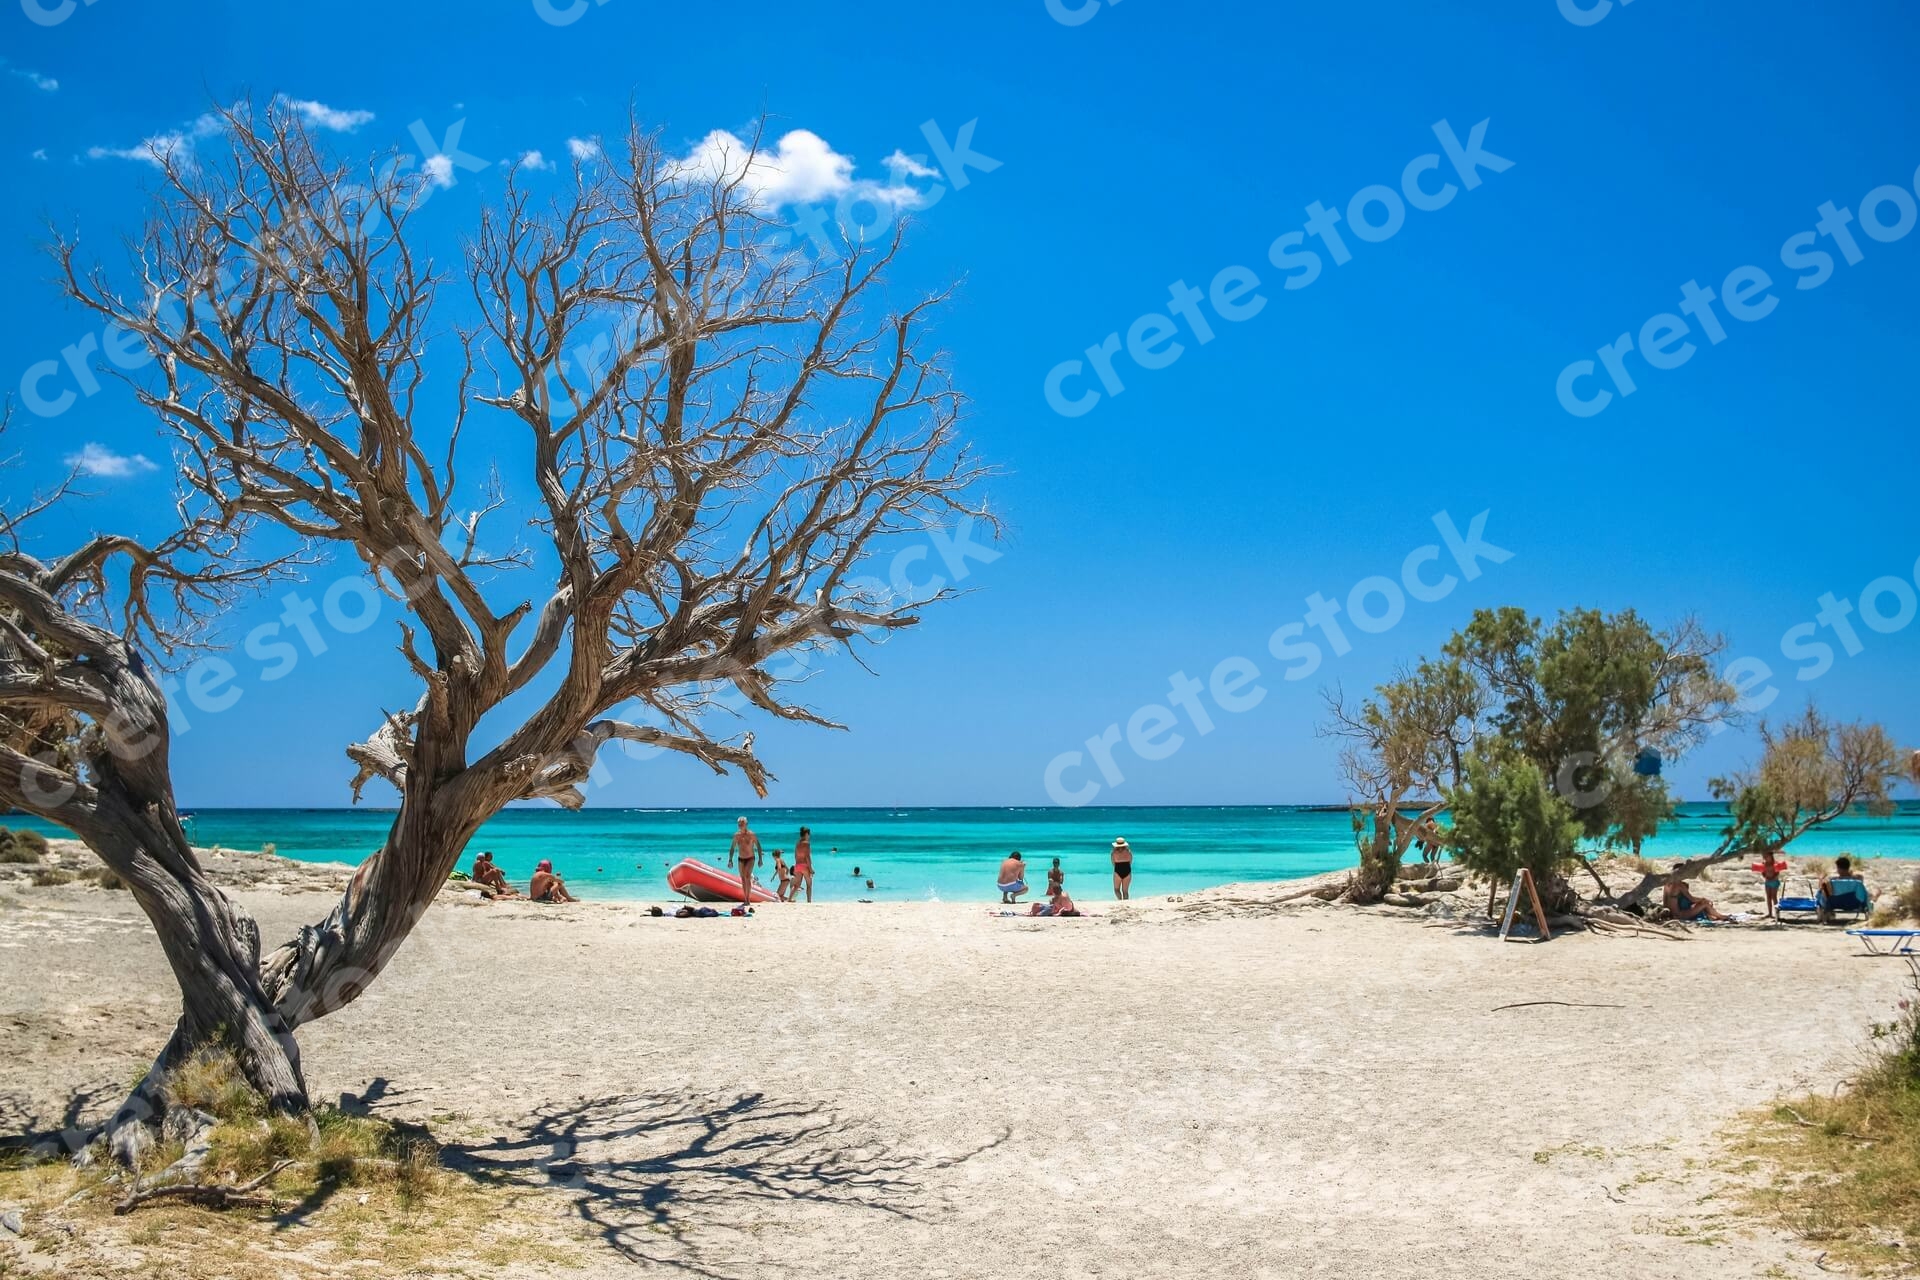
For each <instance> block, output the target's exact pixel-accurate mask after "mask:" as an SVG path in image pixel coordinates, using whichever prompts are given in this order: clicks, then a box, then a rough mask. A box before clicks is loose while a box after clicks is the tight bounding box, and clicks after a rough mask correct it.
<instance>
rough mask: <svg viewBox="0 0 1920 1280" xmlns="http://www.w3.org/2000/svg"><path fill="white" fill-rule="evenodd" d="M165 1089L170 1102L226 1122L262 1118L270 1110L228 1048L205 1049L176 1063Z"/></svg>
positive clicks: (168, 1102)
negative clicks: (241, 1071)
mask: <svg viewBox="0 0 1920 1280" xmlns="http://www.w3.org/2000/svg"><path fill="white" fill-rule="evenodd" d="M164 1092H165V1095H166V1099H167V1105H169V1106H174V1107H190V1108H192V1109H193V1110H195V1111H204V1112H206V1113H207V1114H208V1115H210V1116H212V1117H213V1118H214V1119H216V1120H219V1121H222V1122H226V1123H232V1122H237V1121H253V1120H259V1119H261V1118H262V1117H263V1116H265V1115H266V1113H267V1107H266V1103H265V1102H264V1101H263V1100H262V1099H261V1097H260V1095H259V1094H258V1093H256V1092H255V1091H254V1088H253V1086H252V1085H250V1084H248V1083H247V1078H246V1077H245V1076H244V1075H242V1074H241V1073H240V1064H239V1063H238V1062H237V1061H235V1060H234V1056H233V1053H232V1051H231V1050H229V1049H225V1048H216V1047H209V1048H205V1049H202V1050H200V1051H199V1052H198V1053H196V1054H194V1055H193V1056H192V1057H191V1058H188V1059H187V1060H186V1061H185V1062H183V1063H181V1064H180V1065H179V1066H177V1067H175V1068H174V1069H173V1074H172V1075H170V1076H168V1077H167V1083H166V1087H165V1091H164Z"/></svg>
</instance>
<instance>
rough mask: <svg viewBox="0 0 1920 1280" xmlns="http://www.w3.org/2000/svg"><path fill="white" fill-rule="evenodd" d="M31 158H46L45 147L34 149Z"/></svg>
mask: <svg viewBox="0 0 1920 1280" xmlns="http://www.w3.org/2000/svg"><path fill="white" fill-rule="evenodd" d="M33 158H34V159H35V160H45V159H46V158H47V151H46V148H45V147H42V148H40V149H38V150H36V151H35V152H34V153H33Z"/></svg>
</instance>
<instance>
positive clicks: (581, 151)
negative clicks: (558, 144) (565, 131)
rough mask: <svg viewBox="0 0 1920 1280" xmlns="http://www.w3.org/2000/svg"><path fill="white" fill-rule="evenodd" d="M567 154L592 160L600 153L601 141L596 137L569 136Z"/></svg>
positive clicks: (578, 158)
mask: <svg viewBox="0 0 1920 1280" xmlns="http://www.w3.org/2000/svg"><path fill="white" fill-rule="evenodd" d="M567 154H568V155H570V156H572V157H573V158H574V159H575V160H592V159H594V158H595V157H596V156H598V155H599V154H600V143H599V141H598V140H597V139H594V138H568V139H567Z"/></svg>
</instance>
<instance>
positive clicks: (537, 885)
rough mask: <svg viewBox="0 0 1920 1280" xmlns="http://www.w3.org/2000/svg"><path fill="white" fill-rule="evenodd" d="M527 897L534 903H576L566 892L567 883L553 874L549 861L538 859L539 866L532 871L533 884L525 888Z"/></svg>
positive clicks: (551, 864)
mask: <svg viewBox="0 0 1920 1280" xmlns="http://www.w3.org/2000/svg"><path fill="white" fill-rule="evenodd" d="M527 896H528V897H529V898H532V899H533V900H534V901H535V902H556V903H558V902H578V901H579V899H578V898H575V897H574V896H573V895H572V894H570V893H568V892H567V882H566V881H564V880H562V879H561V878H560V877H559V876H557V875H555V874H553V862H552V860H551V859H548V858H542V859H540V865H539V866H538V867H536V868H535V869H534V872H533V883H532V884H530V885H528V886H527Z"/></svg>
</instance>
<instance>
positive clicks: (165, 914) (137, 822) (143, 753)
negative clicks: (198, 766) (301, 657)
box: [0, 562, 307, 1161]
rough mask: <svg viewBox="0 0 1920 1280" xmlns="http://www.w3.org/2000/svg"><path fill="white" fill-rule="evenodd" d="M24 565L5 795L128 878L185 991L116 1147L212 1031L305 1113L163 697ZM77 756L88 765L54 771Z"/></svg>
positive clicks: (9, 658) (286, 1037) (15, 621)
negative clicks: (199, 819) (82, 726)
mask: <svg viewBox="0 0 1920 1280" xmlns="http://www.w3.org/2000/svg"><path fill="white" fill-rule="evenodd" d="M23 569H24V566H23V565H22V564H20V563H18V562H16V563H14V564H11V565H8V566H7V568H6V570H5V571H0V605H4V606H5V607H6V609H7V612H8V613H9V614H10V615H11V616H10V617H9V618H8V619H7V626H6V628H5V630H6V631H7V633H8V634H9V638H10V639H11V640H12V642H13V643H12V644H11V645H9V646H8V649H9V651H8V652H7V653H6V654H5V657H4V660H3V661H0V671H4V673H5V688H6V691H7V695H8V696H7V703H6V705H7V706H8V709H9V711H13V712H14V714H12V715H8V716H7V717H6V721H5V723H6V726H7V727H8V728H11V729H13V730H14V732H13V733H10V734H8V735H7V737H8V738H9V739H11V740H10V741H9V742H7V743H6V745H4V746H0V760H3V765H0V801H4V802H6V803H7V804H8V805H10V806H12V807H15V808H19V809H22V810H24V811H26V812H28V813H33V814H36V815H38V816H40V817H43V818H46V819H48V820H49V821H52V822H57V823H60V824H62V825H64V826H66V827H68V828H69V829H71V830H72V831H73V832H74V833H75V834H76V835H78V836H79V837H80V838H81V839H82V840H83V841H85V842H86V844H87V846H88V847H89V848H90V849H92V850H93V851H94V853H96V854H97V855H98V856H99V857H100V859H101V860H102V861H103V862H105V863H106V864H107V866H108V867H109V868H111V869H112V871H113V872H114V874H115V875H117V876H119V877H120V879H121V880H122V881H124V882H125V883H126V886H127V888H128V889H129V890H130V891H131V893H132V895H133V898H134V900H135V901H136V902H137V903H139V905H140V908H141V910H142V911H144V912H145V913H146V916H147V919H148V920H149V921H151V922H152V924H153V930H154V936H155V937H156V939H157V940H158V941H159V943H160V949H161V951H162V952H163V953H164V954H165V955H166V958H167V963H168V965H169V966H170V967H171V969H172V970H173V976H174V980H175V981H176V982H177V983H178V984H179V987H180V997H181V1007H180V1020H179V1023H178V1025H177V1026H176V1027H175V1028H174V1032H173V1035H172V1036H171V1037H170V1038H169V1039H168V1041H167V1045H166V1047H165V1048H164V1049H162V1050H161V1052H160V1055H159V1057H158V1058H157V1059H155V1061H154V1064H153V1068H152V1070H151V1071H150V1072H149V1073H148V1075H147V1078H146V1079H145V1080H144V1081H142V1082H141V1084H140V1085H139V1086H137V1087H136V1088H135V1089H134V1091H133V1094H132V1096H131V1097H129V1098H128V1099H127V1101H126V1102H125V1103H124V1104H123V1105H122V1106H121V1107H120V1108H119V1110H118V1111H117V1113H116V1114H115V1115H114V1117H113V1120H112V1121H111V1123H110V1125H109V1131H110V1134H111V1135H112V1137H113V1141H114V1146H115V1152H116V1154H117V1155H119V1156H120V1157H121V1158H122V1159H125V1160H128V1161H131V1160H133V1159H135V1158H137V1157H138V1155H139V1154H140V1152H141V1150H142V1149H143V1148H144V1147H145V1145H146V1144H147V1143H149V1142H150V1141H151V1136H150V1129H151V1126H152V1124H153V1123H154V1122H156V1121H157V1119H158V1117H159V1115H160V1110H161V1107H160V1099H159V1093H158V1089H159V1084H160V1081H161V1080H162V1079H163V1078H164V1077H165V1075H166V1073H167V1072H168V1071H169V1070H171V1069H172V1068H173V1067H175V1066H177V1065H178V1064H179V1063H180V1061H181V1060H182V1059H183V1058H184V1057H185V1056H186V1055H188V1054H190V1053H191V1052H193V1050H194V1049H196V1048H197V1047H199V1046H201V1045H204V1044H208V1043H212V1042H214V1041H216V1040H224V1041H225V1042H227V1043H228V1044H229V1045H231V1047H232V1048H233V1049H234V1051H235V1053H236V1054H237V1056H238V1057H239V1060H240V1062H241V1064H242V1066H243V1068H244V1070H245V1072H246V1075H247V1079H248V1080H249V1081H250V1082H252V1084H253V1085H254V1086H255V1087H256V1088H257V1089H259V1091H260V1093H261V1094H262V1096H264V1097H265V1098H266V1099H267V1100H268V1102H269V1103H270V1104H271V1105H272V1106H273V1107H274V1108H276V1109H277V1110H280V1111H299V1110H304V1109H305V1108H306V1106H307V1091H306V1084H305V1081H304V1080H303V1079H302V1076H301V1072H300V1055H299V1050H298V1048H297V1047H296V1045H295V1043H294V1039H293V1036H292V1026H291V1025H289V1023H288V1022H287V1020H286V1019H285V1018H284V1017H283V1016H282V1014H281V1013H280V1011H279V1009H278V1008H277V1007H276V1005H275V1003H274V1001H273V1000H272V999H271V998H270V997H269V996H268V995H267V992H266V990H265V988H264V987H263V985H262V982H261V973H260V931H259V927H258V925H256V923H255V922H254V920H253V918H252V917H251V916H250V915H248V914H247V912H246V911H244V910H243V909H241V908H240V907H239V906H238V905H237V904H235V903H234V902H233V901H232V900H231V899H229V898H228V897H227V896H226V895H225V894H224V893H222V892H221V891H220V890H219V889H218V888H217V887H215V886H214V885H213V884H212V883H211V882H210V881H209V880H208V878H207V875H206V872H205V870H204V869H203V868H202V867H201V865H200V862H199V860H198V859H197V858H196V857H195V855H194V852H193V849H192V847H191V846H190V845H189V844H188V842H187V837H186V832H185V831H184V829H183V828H182V826H181V823H180V817H179V813H178V811H177V810H176V808H175V805H174V797H173V784H172V779H171V776H170V774H169V771H168V760H169V734H168V730H167V720H166V716H167V707H166V698H165V695H164V694H162V693H161V691H160V689H159V688H158V687H157V686H156V685H155V684H154V682H153V680H152V679H151V677H150V676H149V675H148V674H147V671H146V669H145V667H144V664H143V663H142V661H141V659H140V657H139V655H138V654H137V653H136V652H135V651H134V650H133V648H132V647H131V646H130V645H128V644H127V643H126V642H125V641H123V640H121V639H120V638H119V637H117V636H115V635H114V634H113V633H111V632H108V631H105V630H103V629H101V628H98V627H96V626H93V625H91V624H89V623H87V622H85V621H83V620H81V619H79V618H77V617H74V616H73V615H71V614H69V613H67V612H66V611H65V610H64V609H63V608H62V607H61V605H60V604H59V603H58V602H57V601H56V600H55V598H54V597H53V595H52V594H51V593H49V592H48V591H47V590H46V589H45V587H44V586H43V585H42V583H41V582H38V581H35V580H34V577H36V576H37V577H40V578H42V579H45V578H47V577H51V576H52V575H51V574H49V573H47V572H46V571H45V570H42V571H41V572H40V573H39V574H37V575H33V576H29V574H28V573H27V572H23ZM56 654H57V655H59V656H55V655H56ZM33 701H37V702H38V703H39V704H40V706H42V707H43V708H53V709H54V714H53V715H52V716H51V717H42V718H41V720H40V722H39V723H38V724H32V723H25V724H23V723H22V721H21V720H20V719H18V718H16V716H17V715H18V712H17V710H16V709H18V708H22V707H24V706H26V705H28V704H29V703H30V702H33ZM69 708H77V709H78V710H81V711H84V712H85V713H87V714H89V715H90V716H91V717H92V719H93V722H94V724H93V727H92V729H91V731H86V732H72V731H71V730H72V729H73V725H72V723H71V712H70V711H69V710H68V709H69ZM22 730H29V731H35V730H37V732H31V733H30V736H31V737H32V738H34V739H37V745H40V746H41V747H42V748H43V750H42V751H40V752H37V753H36V754H28V753H27V752H25V751H23V750H21V747H22V746H30V745H36V743H33V742H23V741H21V736H22V734H21V731H22ZM55 746H57V747H58V748H59V749H58V750H53V749H44V748H53V747H55ZM75 754H79V755H80V756H81V760H80V761H79V763H83V764H84V769H83V770H73V769H71V768H63V767H62V759H63V757H64V758H65V759H66V760H69V761H71V760H72V758H73V756H74V755H75ZM82 774H84V780H83V778H82V776H81V775H82Z"/></svg>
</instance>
